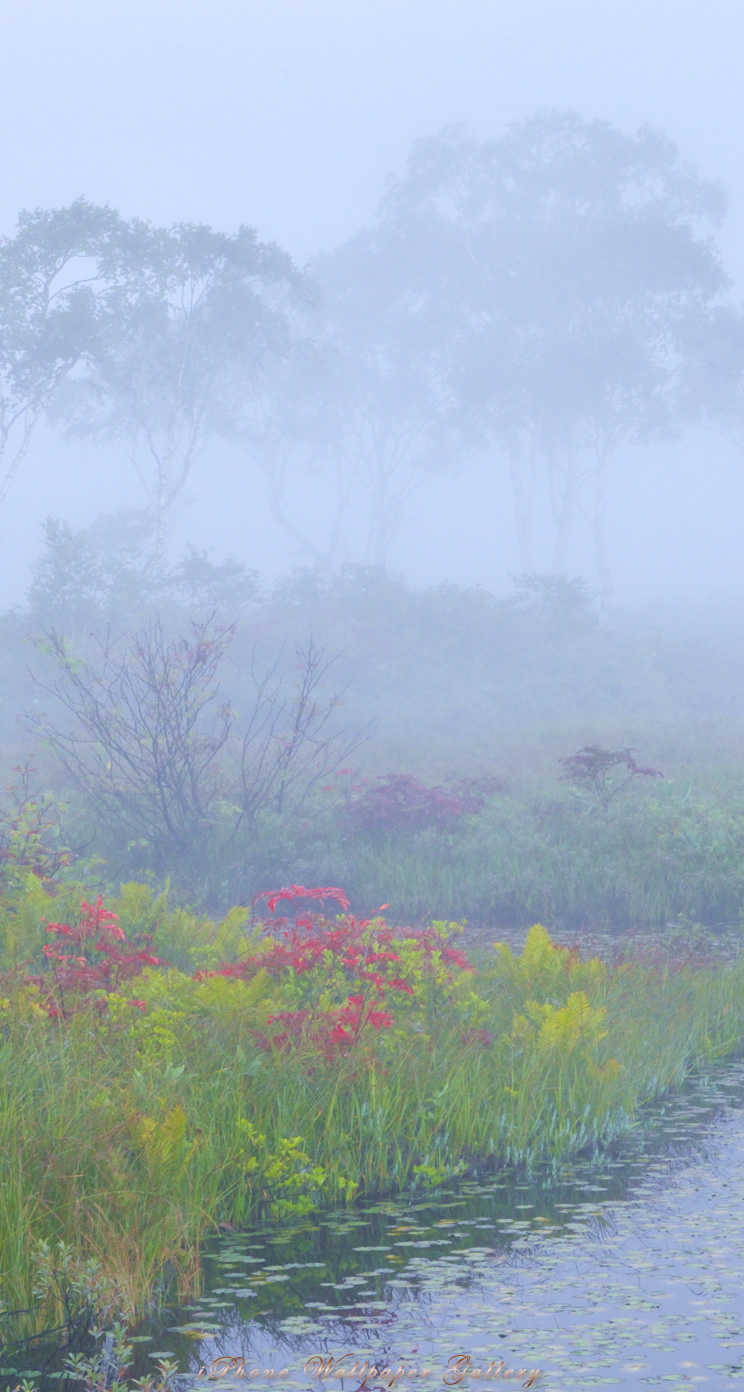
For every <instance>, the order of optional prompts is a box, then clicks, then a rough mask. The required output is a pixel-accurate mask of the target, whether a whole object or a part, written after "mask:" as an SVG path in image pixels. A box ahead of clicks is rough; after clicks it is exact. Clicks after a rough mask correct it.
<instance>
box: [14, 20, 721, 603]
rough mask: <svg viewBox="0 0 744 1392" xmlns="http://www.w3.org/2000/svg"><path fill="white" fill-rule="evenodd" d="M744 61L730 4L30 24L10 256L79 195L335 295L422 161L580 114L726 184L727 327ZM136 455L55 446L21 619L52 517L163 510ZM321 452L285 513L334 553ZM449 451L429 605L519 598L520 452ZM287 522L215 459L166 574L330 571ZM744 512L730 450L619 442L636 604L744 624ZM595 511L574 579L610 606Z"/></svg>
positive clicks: (46, 429) (617, 469)
mask: <svg viewBox="0 0 744 1392" xmlns="http://www.w3.org/2000/svg"><path fill="white" fill-rule="evenodd" d="M743 38H744V16H742V14H741V12H740V10H739V8H738V7H736V6H732V5H730V4H729V3H720V0H719V3H713V4H710V3H708V4H705V5H703V4H702V3H698V0H674V3H665V0H655V3H654V4H653V5H651V6H649V5H648V4H646V3H637V0H622V3H619V2H618V3H616V2H615V0H611V3H607V4H603V5H602V6H601V7H600V6H597V5H596V4H594V3H580V2H579V0H576V3H572V4H571V5H570V6H566V5H565V4H563V3H562V2H558V0H537V3H536V2H535V0H527V2H526V3H524V4H522V5H520V6H513V5H508V4H506V3H488V2H487V0H484V2H483V3H473V0H464V2H463V3H460V4H458V5H456V6H455V5H454V4H452V3H449V0H447V3H441V2H440V0H425V3H424V2H422V3H418V0H394V3H393V2H392V0H391V3H388V2H387V0H380V2H379V3H378V2H376V3H375V4H374V5H370V4H367V3H358V0H347V3H340V2H338V3H327V0H312V2H311V3H308V0H292V2H291V3H287V2H286V0H272V3H271V4H269V3H255V0H248V2H247V3H246V0H238V2H237V3H233V0H222V3H219V4H217V5H213V6H209V7H207V6H206V5H204V4H201V3H196V4H194V3H178V4H171V3H166V0H158V3H156V4H154V5H152V4H148V5H145V4H140V3H138V0H128V3H127V4H126V5H120V6H112V7H111V6H110V7H105V8H102V7H101V6H100V5H95V4H80V3H71V4H69V5H65V6H64V7H60V8H58V9H57V8H55V7H51V8H50V7H49V6H48V5H46V4H45V3H38V2H35V0H31V3H29V4H27V5H24V6H23V7H21V6H17V5H12V4H8V5H6V6H4V9H3V41H4V52H5V58H6V62H5V72H6V78H5V81H4V85H3V92H2V96H1V97H0V100H1V101H2V103H3V116H4V129H5V130H6V132H12V135H11V138H10V139H6V141H5V145H4V152H3V160H4V167H3V173H4V178H3V182H2V191H1V193H0V229H1V230H2V231H3V233H5V234H6V235H7V236H8V237H12V236H13V235H14V232H15V224H16V218H17V216H18V214H19V212H20V211H21V210H22V209H36V208H42V209H53V208H62V207H65V206H68V205H69V204H71V203H72V202H73V200H75V199H76V198H78V197H80V196H81V195H82V196H84V197H85V198H86V199H87V200H88V202H89V203H91V204H94V205H100V204H108V205H109V206H110V207H111V208H112V209H114V210H116V211H117V212H118V213H120V214H121V216H122V217H123V218H125V219H132V218H141V219H146V220H149V221H150V222H152V223H153V224H154V225H155V226H170V225H172V224H175V223H184V222H192V223H205V224H208V225H209V226H211V227H212V228H214V229H215V230H217V231H220V232H224V233H226V234H232V233H234V232H235V231H236V230H237V228H238V227H239V226H240V225H241V224H245V225H247V226H248V227H251V228H254V229H255V230H256V233H257V236H258V238H259V239H260V240H261V241H262V242H274V241H276V242H277V243H278V244H279V246H280V247H281V248H283V249H284V250H286V251H287V252H288V253H289V255H290V256H291V257H292V258H293V260H294V262H295V264H296V265H297V266H298V267H304V266H309V267H310V272H311V274H315V273H316V271H317V268H318V266H319V264H321V263H319V262H318V259H317V258H318V257H321V258H322V257H323V256H324V255H325V254H327V253H331V252H333V251H334V249H335V248H337V247H338V246H339V245H340V244H342V243H343V242H345V241H346V239H348V238H350V237H352V236H353V235H354V234H356V233H357V232H359V231H360V230H361V229H362V228H365V227H373V226H374V224H375V217H376V210H377V209H378V205H379V202H380V199H381V198H382V196H383V195H384V193H385V189H386V186H387V181H388V180H389V179H390V177H391V176H392V177H394V178H397V179H405V174H406V162H407V160H408V157H409V154H410V152H411V150H412V147H413V145H414V142H415V141H417V140H418V139H420V138H422V137H431V136H435V135H436V134H437V133H438V132H440V131H441V130H442V128H443V127H447V126H452V125H458V124H462V125H463V126H464V128H465V130H466V131H467V132H468V133H469V134H470V135H471V136H472V138H473V139H474V140H475V141H476V142H483V141H488V140H497V139H498V138H500V137H501V136H502V135H503V133H504V131H505V130H506V129H507V127H508V126H509V123H510V122H515V121H516V122H524V121H529V120H530V119H532V118H533V117H535V116H536V114H537V113H539V112H541V111H546V110H547V111H554V112H565V111H571V112H574V113H576V114H577V115H578V117H580V118H581V119H582V120H584V121H593V120H595V119H600V120H603V121H607V122H610V123H611V124H612V126H613V127H615V128H616V129H617V130H618V131H620V132H622V134H623V135H626V136H633V135H634V133H635V132H636V131H637V130H638V129H639V128H640V127H642V126H644V125H648V126H650V127H651V128H652V129H654V130H657V131H661V132H663V133H664V134H665V135H666V136H667V137H668V138H669V139H670V140H671V141H672V142H673V143H674V145H675V146H676V147H677V149H678V151H679V155H680V157H681V159H682V160H683V161H686V162H689V163H690V164H691V165H692V166H693V167H694V169H695V170H696V171H697V174H698V175H699V176H700V178H701V179H702V180H704V181H712V182H713V183H716V182H717V183H720V185H721V186H722V187H723V188H724V189H725V191H726V193H727V195H728V209H727V212H726V215H725V217H724V219H723V221H722V222H721V223H720V225H719V226H717V227H715V228H714V227H712V226H706V227H703V226H702V225H701V227H700V229H699V231H700V235H701V236H704V237H705V236H710V237H713V238H714V239H715V243H716V245H717V246H718V248H719V249H720V255H721V259H722V263H723V266H724V267H725V270H726V272H727V274H728V276H729V277H730V279H731V287H730V289H728V290H726V291H725V292H724V293H723V295H722V296H720V297H719V301H720V302H725V303H730V304H732V305H734V304H736V302H737V298H738V297H739V295H740V287H741V282H742V277H743V275H744V263H743V257H744V253H743V252H742V246H744V236H743V235H742V233H744V206H743V204H744V199H743V197H742V194H743V192H744V190H743V189H742V183H743V181H744V173H742V168H741V160H740V142H739V140H738V131H739V130H740V128H741V121H742V118H743V117H744V111H743V110H742V107H743V106H744V93H743V92H742V87H741V81H740V65H739V55H740V52H741V41H742V39H743ZM707 424H708V425H710V421H709V422H707ZM129 443H130V444H131V442H129ZM130 453H131V450H130V449H129V446H128V443H127V441H125V440H123V439H121V438H119V439H117V440H115V441H112V440H108V441H107V440H105V439H103V437H102V436H100V435H99V436H98V437H97V438H96V439H95V440H90V439H87V440H72V441H71V440H69V439H65V438H64V436H63V432H62V430H61V429H60V428H59V427H58V426H55V427H53V426H50V425H49V424H48V422H46V421H42V422H41V423H40V425H39V428H38V430H37V432H36V434H35V435H34V437H33V440H32V442H31V444H30V448H29V450H28V454H27V455H26V457H25V459H24V460H23V463H22V466H21V468H20V469H19V472H18V476H17V477H16V478H15V479H14V481H13V484H12V487H11V488H10V490H9V492H8V497H7V499H6V500H5V502H4V504H3V508H2V515H0V538H1V541H2V561H1V563H0V602H2V603H4V604H6V605H7V604H9V603H18V602H20V601H21V600H22V598H23V594H24V591H25V588H26V586H27V584H28V581H29V578H30V574H31V567H32V564H33V562H34V561H35V559H36V558H37V556H38V554H39V551H40V548H41V523H42V521H43V520H44V518H45V517H47V516H49V515H51V516H56V517H60V518H64V519H65V520H67V521H68V522H70V523H71V524H72V525H73V526H76V527H88V526H90V525H91V524H92V523H93V522H94V519H95V518H96V517H97V516H98V515H99V514H101V513H111V512H115V511H116V510H118V509H119V508H122V507H128V508H135V509H139V508H142V507H144V506H147V505H148V503H150V502H151V498H150V499H148V495H147V492H146V491H145V489H144V488H143V483H142V477H141V472H140V474H138V472H137V469H136V468H135V467H134V465H133V463H132V461H131V459H130V458H129V457H128V455H129V454H130ZM311 453H312V459H311V461H310V463H311V467H312V471H311V472H308V469H307V467H306V465H305V463H303V462H300V464H299V466H298V467H297V469H296V472H295V473H293V474H292V475H291V478H290V484H289V491H288V493H286V494H285V502H286V501H287V500H289V504H290V510H291V511H292V516H293V519H294V522H295V523H296V524H298V523H299V522H302V524H303V526H304V528H305V530H306V531H308V532H310V533H312V535H313V537H314V538H315V539H316V540H317V539H318V538H319V537H320V535H321V533H323V531H324V528H326V529H327V527H328V526H329V525H330V521H331V511H330V510H331V506H332V500H331V495H330V494H329V492H328V485H327V480H326V472H327V459H325V458H322V457H321V456H322V450H321V452H320V454H319V452H318V449H317V447H315V448H314V449H313V451H312V452H311ZM445 453H446V459H444V460H439V461H438V467H437V468H436V469H434V471H433V472H425V474H423V475H421V477H420V479H419V482H420V486H418V487H417V488H416V491H415V492H414V493H413V494H412V496H411V498H410V500H408V501H407V502H406V503H405V504H402V505H401V508H400V512H399V520H400V521H401V522H402V523H403V525H401V527H400V529H399V530H398V531H397V534H396V535H395V536H394V537H393V538H392V539H391V541H390V545H389V547H388V549H387V552H386V556H385V560H386V563H387V564H388V565H389V566H390V567H392V568H393V569H394V570H395V571H397V572H400V573H402V574H403V575H404V576H406V577H407V578H408V579H409V580H410V581H412V582H413V583H416V584H431V583H436V582H439V581H442V580H447V581H452V582H456V583H461V584H481V585H484V586H486V587H488V588H489V589H492V590H494V591H497V592H501V591H504V590H506V589H508V586H509V583H510V582H509V577H510V576H511V575H513V574H514V573H516V572H519V571H520V570H522V569H524V555H520V550H519V547H518V544H517V535H516V529H515V523H514V509H513V498H512V491H511V487H510V482H509V475H508V468H507V466H506V461H505V459H504V456H503V451H500V450H499V447H498V445H494V443H493V442H492V441H491V442H490V443H486V445H484V446H482V447H476V446H475V445H474V444H473V443H472V442H470V443H464V442H462V441H460V442H458V441H457V440H454V441H453V442H451V443H450V444H448V446H447V449H446V451H445ZM138 462H139V463H140V465H141V456H140V459H139V461H138ZM538 495H539V496H538V497H537V498H536V501H535V506H534V517H533V523H532V528H533V537H532V546H531V551H530V555H529V558H528V564H529V568H530V569H534V570H538V571H549V570H551V569H553V568H554V559H553V546H552V524H551V521H550V517H549V515H548V500H547V494H546V492H545V490H544V488H543V486H542V484H540V485H539V486H538ZM269 501H270V498H269V485H268V483H267V479H266V476H265V474H263V473H262V472H261V470H260V469H257V468H256V467H255V465H253V464H252V463H251V461H250V460H249V459H247V458H246V455H245V453H244V452H242V451H239V450H237V449H236V448H235V447H234V446H231V445H230V444H228V443H226V442H225V440H224V438H221V437H220V436H219V434H218V433H215V434H213V435H212V436H210V438H209V439H208V441H207V443H206V446H205V449H204V452H203V453H202V454H201V455H200V457H199V458H198V459H197V460H196V461H195V463H194V465H193V468H192V470H191V472H190V474H189V477H188V479H187V482H186V484H185V486H184V488H183V490H182V492H181V493H180V495H179V497H178V499H177V500H176V501H175V502H174V505H173V506H172V508H171V509H170V510H169V515H168V519H167V527H166V534H167V545H168V549H169V554H171V555H172V556H174V557H175V556H177V555H178V554H180V553H181V552H182V551H183V548H184V546H185V545H186V543H187V542H191V543H194V544H196V545H197V546H200V547H205V548H207V549H208V550H209V552H210V555H211V556H212V557H213V559H215V560H216V561H219V560H221V559H222V558H224V557H225V556H227V555H233V556H234V557H236V558H237V559H239V560H240V561H242V562H244V563H245V564H246V565H248V566H249V567H251V568H255V569H257V570H259V571H260V572H261V573H262V575H264V576H266V577H267V579H273V578H276V577H277V576H278V575H280V574H282V573H284V572H286V571H288V570H290V569H291V568H292V567H293V566H296V565H308V564H311V563H312V560H313V558H312V556H311V555H310V554H309V553H308V551H307V550H305V551H303V549H302V547H301V546H299V545H298V544H297V541H296V539H293V538H292V537H290V536H289V535H288V534H287V533H286V532H284V533H283V532H282V530H281V529H280V528H279V527H277V525H276V523H275V522H274V521H273V520H272V516H271V513H270V508H269ZM583 503H584V500H583V499H582V506H583ZM741 504H742V455H741V453H740V452H739V451H738V450H737V449H736V447H735V446H734V445H733V444H732V443H731V442H730V441H727V440H724V439H722V438H721V436H720V434H718V433H716V431H715V430H714V429H711V428H703V427H702V426H701V424H700V422H697V423H696V422H695V421H692V420H690V421H688V422H687V423H686V424H685V426H684V428H681V429H679V430H678V431H677V435H676V438H673V439H657V440H655V441H653V440H652V441H651V442H650V443H644V444H639V443H635V442H633V441H632V440H625V441H622V442H621V443H620V445H619V447H618V448H617V449H616V450H615V452H614V454H613V457H612V460H611V465H610V468H609V473H608V479H607V498H606V504H605V525H606V545H607V566H608V572H609V581H610V586H611V594H612V599H613V602H615V603H616V604H621V605H622V604H626V605H627V604H629V605H632V606H638V605H641V604H643V603H645V602H647V601H652V602H654V603H659V602H663V603H666V604H670V603H675V602H676V603H683V604H685V605H688V606H689V605H700V604H701V603H704V602H706V601H732V600H735V599H736V598H737V597H738V595H739V594H740V591H741V584H742V579H743V578H744V548H742V546H741V544H740V518H741V516H742V507H741ZM360 506H361V504H359V502H357V503H356V504H354V505H352V506H351V507H350V509H349V512H348V514H347V515H346V516H345V518H344V521H343V525H342V527H341V529H340V535H339V537H338V539H337V545H336V549H335V553H334V556H333V558H332V563H333V564H335V565H339V564H342V563H343V562H345V561H351V562H362V563H365V562H370V561H374V560H375V559H376V557H375V555H374V554H372V552H371V550H370V542H369V538H368V536H367V533H366V531H365V526H364V523H363V521H362V520H361V518H360ZM582 506H579V508H578V509H577V511H576V517H575V520H574V525H573V528H572V534H571V537H570V541H569V543H568V549H567V551H566V553H565V556H564V557H563V558H562V560H561V564H560V568H561V569H564V570H565V571H566V572H567V573H570V574H573V575H581V576H583V577H584V579H585V580H586V582H587V583H588V585H589V586H590V588H593V589H599V588H602V584H601V577H600V576H599V575H598V572H597V564H596V557H595V555H594V551H593V541H592V534H591V527H590V524H589V522H588V521H587V518H586V517H585V516H584V514H583V513H582ZM323 544H325V543H323ZM605 589H609V586H608V585H607V584H606V583H605Z"/></svg>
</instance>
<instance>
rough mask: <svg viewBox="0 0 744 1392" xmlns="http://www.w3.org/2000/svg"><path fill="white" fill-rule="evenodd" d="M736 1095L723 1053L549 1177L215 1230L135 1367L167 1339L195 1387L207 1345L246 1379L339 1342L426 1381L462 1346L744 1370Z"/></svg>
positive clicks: (652, 1372) (474, 1358)
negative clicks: (186, 1290) (182, 1298)
mask: <svg viewBox="0 0 744 1392" xmlns="http://www.w3.org/2000/svg"><path fill="white" fill-rule="evenodd" d="M743 1100H744V1063H741V1062H738V1063H733V1064H729V1065H728V1066H726V1067H724V1068H722V1069H719V1070H717V1071H716V1072H715V1073H714V1074H713V1075H711V1076H710V1077H709V1078H707V1079H705V1080H698V1081H697V1082H696V1083H695V1084H694V1086H690V1087H688V1088H687V1089H686V1090H685V1091H684V1092H683V1093H678V1094H677V1095H676V1096H675V1097H674V1098H672V1099H667V1100H666V1101H663V1102H661V1103H659V1104H657V1106H656V1107H655V1108H654V1109H653V1113H652V1114H650V1115H649V1117H648V1118H647V1119H646V1120H645V1121H644V1124H643V1125H642V1126H641V1127H638V1128H636V1129H635V1130H634V1131H633V1132H632V1133H631V1135H630V1137H628V1138H627V1139H626V1140H625V1141H624V1142H623V1143H622V1144H621V1145H618V1146H616V1147H615V1148H614V1151H613V1152H612V1153H610V1154H609V1155H607V1156H605V1157H604V1158H603V1159H602V1160H600V1161H597V1160H593V1161H582V1162H579V1163H574V1164H573V1165H571V1166H565V1167H564V1168H563V1170H562V1171H561V1172H560V1173H559V1175H558V1176H556V1175H555V1174H553V1173H551V1172H550V1171H549V1170H547V1169H546V1170H542V1171H539V1172H537V1173H535V1174H534V1175H533V1176H532V1177H531V1178H530V1179H529V1180H526V1179H525V1178H519V1177H514V1176H512V1177H505V1176H503V1175H501V1176H500V1177H498V1178H496V1179H489V1178H486V1177H484V1178H482V1179H481V1180H476V1181H472V1182H469V1183H464V1184H461V1185H459V1186H457V1187H456V1188H455V1187H451V1188H448V1189H447V1190H446V1191H442V1190H440V1191H438V1192H437V1193H436V1194H434V1195H431V1196H430V1197H429V1198H422V1197H420V1196H419V1197H418V1198H410V1197H409V1199H408V1200H406V1199H400V1200H399V1201H396V1202H394V1203H393V1202H388V1203H377V1204H374V1203H370V1204H367V1205H360V1206H359V1207H358V1208H354V1209H352V1210H343V1211H340V1212H336V1213H330V1214H326V1215H323V1216H322V1217H319V1218H316V1219H315V1220H314V1221H313V1222H312V1223H310V1222H305V1223H303V1224H301V1225H297V1226H296V1227H294V1228H292V1229H288V1228H283V1229H280V1230H278V1229H271V1228H264V1229H262V1230H258V1231H256V1230H254V1231H253V1232H252V1233H250V1234H247V1235H244V1236H240V1235H237V1234H231V1235H230V1236H229V1237H228V1238H224V1239H222V1240H220V1241H219V1242H217V1243H215V1244H213V1245H212V1246H211V1248H210V1249H209V1251H208V1253H207V1254H206V1255H205V1267H206V1269H207V1271H208V1280H209V1285H208V1289H207V1291H206V1293H205V1297H204V1299H202V1300H201V1301H199V1303H198V1304H197V1305H194V1306H192V1307H190V1308H189V1309H188V1310H185V1311H180V1312H179V1313H178V1315H177V1316H176V1317H174V1316H173V1315H172V1314H171V1315H170V1316H168V1317H166V1318H165V1319H163V1320H161V1321H159V1323H158V1326H157V1327H152V1328H150V1329H149V1330H147V1331H144V1330H143V1331H142V1332H143V1334H146V1335H147V1336H148V1337H149V1340H150V1341H151V1342H150V1343H149V1344H148V1345H145V1344H142V1345H140V1346H139V1349H140V1355H141V1357H140V1362H141V1369H140V1374H141V1372H144V1370H145V1367H146V1366H147V1365H148V1364H149V1367H150V1368H152V1366H153V1362H154V1360H155V1357H156V1355H157V1354H160V1355H162V1354H163V1353H167V1354H168V1355H169V1356H170V1357H174V1358H177V1359H178V1361H179V1365H180V1367H181V1368H182V1369H183V1370H184V1371H185V1370H186V1369H187V1368H190V1369H191V1372H192V1378H191V1380H190V1383H189V1384H187V1385H196V1384H197V1382H198V1380H197V1379H196V1378H195V1377H194V1376H193V1374H195V1373H196V1371H197V1370H198V1368H199V1366H202V1365H203V1366H204V1367H205V1368H208V1367H209V1364H210V1362H211V1361H212V1360H214V1359H216V1358H218V1357H219V1356H221V1355H222V1356H226V1357H233V1358H242V1359H244V1361H245V1370H246V1373H249V1372H250V1371H251V1370H252V1369H254V1368H256V1369H257V1370H258V1374H259V1376H258V1378H257V1379H255V1380H256V1384H257V1385H259V1386H266V1385H268V1384H267V1383H266V1380H265V1379H264V1376H263V1374H264V1370H265V1369H267V1368H274V1369H275V1371H276V1372H277V1373H278V1372H279V1371H280V1370H281V1369H283V1368H287V1369H288V1370H289V1371H288V1373H287V1374H286V1375H285V1376H284V1377H283V1378H282V1380H281V1381H282V1384H283V1385H285V1386H287V1387H290V1388H291V1387H293V1386H301V1387H305V1386H308V1385H311V1383H310V1379H309V1378H308V1376H307V1375H306V1374H305V1373H303V1367H304V1365H305V1362H306V1360H307V1359H308V1357H310V1356H311V1355H312V1354H315V1353H324V1354H326V1355H328V1354H330V1355H333V1356H336V1357H340V1356H341V1355H342V1354H344V1353H346V1352H354V1353H356V1355H357V1357H358V1358H359V1360H360V1364H361V1363H362V1362H364V1360H368V1362H369V1363H370V1364H372V1365H374V1366H376V1367H377V1368H378V1370H383V1369H385V1368H388V1367H390V1368H391V1370H392V1373H393V1374H394V1372H395V1369H396V1368H397V1367H398V1366H400V1365H403V1366H404V1368H405V1370H406V1374H408V1373H409V1372H410V1369H411V1368H412V1367H416V1368H417V1370H418V1371H417V1375H416V1377H415V1378H410V1377H408V1376H406V1377H405V1378H403V1377H399V1378H397V1379H396V1380H395V1386H396V1387H398V1388H400V1387H406V1388H407V1389H410V1388H415V1387H419V1386H432V1387H433V1386H438V1387H441V1386H442V1385H443V1375H444V1373H445V1372H446V1370H447V1364H448V1360H449V1359H451V1357H452V1356H453V1355H455V1354H460V1353H467V1354H468V1355H469V1356H470V1358H471V1364H470V1370H471V1372H472V1371H478V1370H480V1371H481V1373H482V1374H483V1377H482V1379H473V1378H470V1379H468V1378H463V1380H462V1383H461V1384H460V1385H462V1386H466V1387H469V1386H473V1387H476V1386H478V1385H479V1383H480V1382H481V1381H482V1382H483V1385H485V1383H486V1381H487V1380H488V1379H487V1378H486V1377H485V1372H486V1371H487V1369H488V1367H489V1365H490V1366H491V1367H492V1368H494V1367H496V1366H498V1365H499V1363H500V1361H501V1360H502V1359H503V1360H504V1364H503V1368H502V1372H501V1375H500V1381H502V1382H503V1380H504V1373H505V1371H507V1370H508V1369H509V1368H511V1369H512V1370H513V1371H514V1372H516V1371H517V1370H519V1369H522V1368H527V1369H528V1370H534V1369H535V1368H536V1367H539V1368H540V1370H541V1372H540V1377H539V1378H538V1379H536V1381H535V1383H534V1385H535V1386H540V1387H542V1388H545V1389H549V1390H550V1392H559V1389H560V1392H563V1389H565V1388H568V1387H571V1388H588V1387H594V1386H599V1385H615V1386H624V1387H648V1386H652V1385H655V1384H657V1383H660V1384H662V1383H663V1384H664V1385H667V1386H671V1387H674V1388H682V1387H694V1386H701V1385H708V1386H717V1385H720V1383H721V1381H722V1380H725V1381H726V1382H728V1381H729V1380H731V1379H736V1378H742V1377H744V1367H743V1366H742V1354H744V1307H743V1304H742V1300H741V1277H742V1272H744V1108H742V1101H743ZM423 1367H427V1368H429V1369H430V1370H431V1371H430V1373H429V1374H428V1375H426V1376H425V1377H422V1376H421V1371H420V1370H421V1369H422V1368H423ZM494 1376H495V1374H494V1373H493V1372H492V1374H491V1377H492V1379H493V1377H494ZM389 1382H390V1378H389V1377H379V1376H378V1377H377V1378H373V1379H371V1380H370V1381H368V1382H367V1383H366V1385H367V1386H368V1387H370V1388H373V1387H379V1386H383V1385H388V1384H389ZM219 1385H220V1386H223V1387H227V1386H228V1385H233V1386H235V1387H240V1386H242V1387H245V1386H246V1385H247V1383H246V1380H245V1379H242V1380H241V1379H237V1380H233V1379H232V1378H230V1377H229V1376H227V1375H225V1376H223V1377H221V1378H220V1379H219ZM358 1385H359V1379H358V1378H357V1379H353V1378H352V1379H351V1381H348V1380H345V1381H344V1382H343V1388H344V1389H349V1388H356V1387H357V1386H358ZM512 1385H513V1386H516V1385H517V1382H516V1380H515V1379H514V1378H513V1379H512ZM326 1386H327V1387H330V1388H333V1387H335V1388H339V1387H341V1386H342V1384H341V1382H339V1381H337V1382H333V1381H332V1380H329V1381H327V1383H326Z"/></svg>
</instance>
